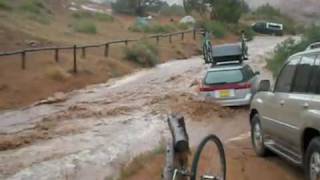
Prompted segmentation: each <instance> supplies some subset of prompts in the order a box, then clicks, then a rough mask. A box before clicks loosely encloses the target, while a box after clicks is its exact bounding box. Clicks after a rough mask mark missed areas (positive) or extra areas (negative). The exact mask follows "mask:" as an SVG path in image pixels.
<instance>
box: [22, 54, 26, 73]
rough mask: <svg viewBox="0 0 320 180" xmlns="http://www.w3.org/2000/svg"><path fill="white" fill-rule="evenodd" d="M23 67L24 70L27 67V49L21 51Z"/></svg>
mask: <svg viewBox="0 0 320 180" xmlns="http://www.w3.org/2000/svg"><path fill="white" fill-rule="evenodd" d="M21 68H22V69H23V70H25V69H26V51H25V50H23V51H22V53H21Z"/></svg>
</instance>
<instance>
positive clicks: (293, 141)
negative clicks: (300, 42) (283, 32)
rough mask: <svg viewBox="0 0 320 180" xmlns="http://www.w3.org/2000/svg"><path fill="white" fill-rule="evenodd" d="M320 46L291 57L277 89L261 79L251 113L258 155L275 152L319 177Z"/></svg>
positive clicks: (310, 175)
mask: <svg viewBox="0 0 320 180" xmlns="http://www.w3.org/2000/svg"><path fill="white" fill-rule="evenodd" d="M319 77H320V49H313V50H307V51H304V52H300V53H298V54H295V55H293V56H291V57H290V58H289V59H288V61H287V62H286V64H285V65H284V67H283V68H282V70H281V72H280V75H279V77H278V78H277V81H276V83H275V86H274V88H273V89H272V88H271V86H270V81H268V80H263V81H261V83H260V85H259V88H258V93H257V94H256V95H255V97H254V99H253V101H252V104H251V112H250V122H251V136H252V144H253V147H254V149H255V151H256V153H257V155H258V156H265V155H266V154H267V152H268V151H269V150H270V151H273V152H275V153H276V154H278V155H280V156H282V157H284V158H286V159H288V160H289V161H291V162H293V163H295V164H297V165H300V166H302V167H304V169H305V173H306V176H307V179H308V180H317V179H319V178H320V80H319Z"/></svg>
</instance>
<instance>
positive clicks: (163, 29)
mask: <svg viewBox="0 0 320 180" xmlns="http://www.w3.org/2000/svg"><path fill="white" fill-rule="evenodd" d="M129 30H130V31H133V32H144V33H152V34H161V33H169V32H173V31H176V30H177V27H176V26H174V25H161V24H151V25H149V26H137V25H134V26H131V27H129Z"/></svg>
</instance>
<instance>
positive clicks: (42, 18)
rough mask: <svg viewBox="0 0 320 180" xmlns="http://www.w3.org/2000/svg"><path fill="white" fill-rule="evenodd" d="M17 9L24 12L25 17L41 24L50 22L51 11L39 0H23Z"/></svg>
mask: <svg viewBox="0 0 320 180" xmlns="http://www.w3.org/2000/svg"><path fill="white" fill-rule="evenodd" d="M19 9H20V10H21V11H22V12H24V13H26V17H28V18H29V19H32V20H34V21H37V22H39V23H41V24H50V22H51V18H52V17H51V15H52V12H51V10H50V9H48V8H47V7H46V6H45V4H44V2H43V1H41V0H25V1H23V2H22V3H21V4H20V6H19Z"/></svg>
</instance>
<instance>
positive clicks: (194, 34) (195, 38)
mask: <svg viewBox="0 0 320 180" xmlns="http://www.w3.org/2000/svg"><path fill="white" fill-rule="evenodd" d="M193 40H197V30H196V29H193Z"/></svg>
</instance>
